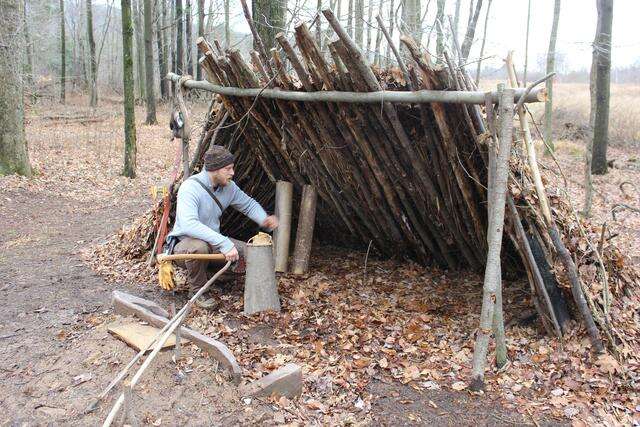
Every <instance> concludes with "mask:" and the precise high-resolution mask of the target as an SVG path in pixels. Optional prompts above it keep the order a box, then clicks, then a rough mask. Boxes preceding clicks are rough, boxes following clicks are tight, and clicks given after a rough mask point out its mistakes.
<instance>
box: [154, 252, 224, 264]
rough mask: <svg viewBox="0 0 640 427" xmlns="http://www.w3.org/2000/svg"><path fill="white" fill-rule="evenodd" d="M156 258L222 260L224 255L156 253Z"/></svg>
mask: <svg viewBox="0 0 640 427" xmlns="http://www.w3.org/2000/svg"><path fill="white" fill-rule="evenodd" d="M157 259H158V262H163V261H174V260H185V259H201V260H207V261H224V260H225V257H224V255H223V254H172V255H165V254H158V256H157Z"/></svg>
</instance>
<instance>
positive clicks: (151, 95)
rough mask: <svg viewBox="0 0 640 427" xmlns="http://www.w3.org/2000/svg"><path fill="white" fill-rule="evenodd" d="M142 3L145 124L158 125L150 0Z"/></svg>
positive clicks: (144, 0)
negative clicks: (145, 98)
mask: <svg viewBox="0 0 640 427" xmlns="http://www.w3.org/2000/svg"><path fill="white" fill-rule="evenodd" d="M143 2H144V68H145V82H146V86H147V87H146V94H147V118H146V120H145V123H146V124H148V125H155V124H156V123H158V119H157V118H156V91H155V80H154V78H153V26H152V18H153V7H152V5H151V0H143Z"/></svg>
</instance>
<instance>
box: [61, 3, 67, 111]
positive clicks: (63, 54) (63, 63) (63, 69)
mask: <svg viewBox="0 0 640 427" xmlns="http://www.w3.org/2000/svg"><path fill="white" fill-rule="evenodd" d="M64 27H65V25H64V0H60V102H61V103H62V104H64V103H65V100H66V91H65V86H66V84H67V81H66V75H65V74H66V65H67V64H66V62H67V60H66V59H67V52H66V50H67V48H66V46H65V41H66V37H65V34H64V30H65V28H64Z"/></svg>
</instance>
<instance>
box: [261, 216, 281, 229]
mask: <svg viewBox="0 0 640 427" xmlns="http://www.w3.org/2000/svg"><path fill="white" fill-rule="evenodd" d="M260 226H261V227H262V228H266V229H268V230H275V229H276V228H278V217H277V216H275V215H270V216H268V217H266V218H265V219H264V221H262V224H260Z"/></svg>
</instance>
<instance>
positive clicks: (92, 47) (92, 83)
mask: <svg viewBox="0 0 640 427" xmlns="http://www.w3.org/2000/svg"><path fill="white" fill-rule="evenodd" d="M86 2H87V3H86V4H87V41H88V42H89V95H90V101H89V105H91V106H92V107H96V106H97V105H98V76H97V68H98V67H97V66H96V42H95V40H94V39H93V6H92V4H91V0H86Z"/></svg>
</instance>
